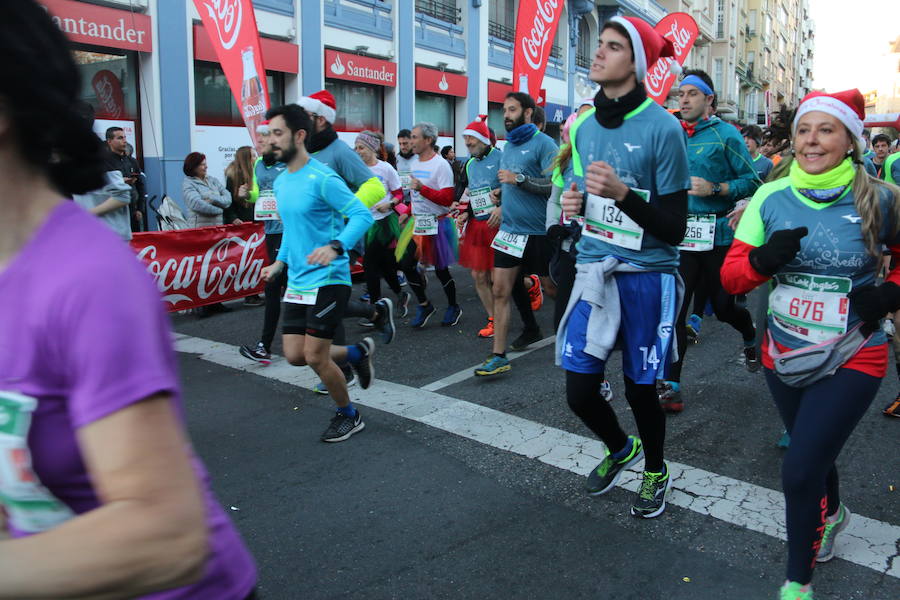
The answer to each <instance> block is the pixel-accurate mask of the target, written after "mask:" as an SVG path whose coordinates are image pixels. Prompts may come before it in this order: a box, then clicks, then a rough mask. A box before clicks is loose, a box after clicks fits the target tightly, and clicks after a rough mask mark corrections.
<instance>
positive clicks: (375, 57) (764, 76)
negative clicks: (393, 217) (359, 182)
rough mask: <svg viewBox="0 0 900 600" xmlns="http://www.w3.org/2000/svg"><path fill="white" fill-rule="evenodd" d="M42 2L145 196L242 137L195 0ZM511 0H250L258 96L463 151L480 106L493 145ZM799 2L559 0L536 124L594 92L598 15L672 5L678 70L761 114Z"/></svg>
mask: <svg viewBox="0 0 900 600" xmlns="http://www.w3.org/2000/svg"><path fill="white" fill-rule="evenodd" d="M39 1H40V2H41V3H43V4H44V5H45V6H46V7H47V8H48V10H49V11H50V13H51V14H52V15H54V16H55V17H57V22H58V24H59V26H60V28H61V29H63V30H64V31H65V32H66V33H67V35H68V36H69V38H70V39H71V40H72V43H73V52H74V53H75V58H76V60H77V62H78V63H79V65H80V66H81V69H82V71H83V73H84V82H85V86H84V89H85V99H86V100H88V101H89V102H91V103H92V104H93V105H94V107H95V110H96V112H97V117H98V132H99V131H102V130H103V129H105V127H107V126H109V125H110V124H119V125H121V126H123V127H124V128H125V130H126V134H127V136H128V138H129V141H130V142H131V143H132V145H133V146H134V147H135V154H136V157H137V158H138V160H139V162H140V164H142V165H143V167H144V171H145V173H146V175H147V188H148V190H149V193H150V194H153V195H162V194H169V195H170V196H172V197H173V198H174V199H175V200H179V201H180V190H181V180H182V178H183V174H182V172H181V164H182V161H183V159H184V156H185V155H187V154H188V153H189V152H191V151H200V152H203V153H204V154H206V155H207V159H208V162H209V166H210V173H211V174H213V175H215V176H217V177H221V176H222V171H223V170H224V168H225V166H226V165H227V164H228V162H230V161H231V159H232V157H233V155H234V152H235V151H236V150H237V148H238V147H240V146H242V145H250V144H251V141H250V139H249V136H248V134H247V132H246V129H245V128H244V127H243V124H242V122H241V118H240V113H239V112H238V109H237V106H236V104H235V102H234V100H233V98H232V96H231V91H230V87H229V86H228V83H227V81H226V79H225V75H224V72H223V71H222V69H221V67H220V65H219V63H218V61H217V59H216V56H215V52H214V51H213V48H212V45H211V44H210V42H209V40H208V38H207V34H206V31H205V30H204V27H203V24H202V23H201V21H200V15H199V13H198V12H197V10H196V8H195V7H194V2H193V1H192V0H83V1H76V0H39ZM519 1H520V0H480V1H479V0H403V1H395V2H390V3H389V2H382V1H380V0H253V5H254V8H255V15H256V21H257V25H258V27H259V31H260V35H261V45H262V52H263V61H264V64H265V69H266V78H267V81H268V88H269V94H270V101H271V103H272V104H273V105H277V104H282V103H285V102H294V101H296V100H297V99H298V98H299V97H300V96H302V95H305V94H309V93H312V92H315V91H317V90H320V89H322V88H326V89H328V90H330V91H331V92H332V93H333V94H334V96H335V98H336V101H337V106H338V110H337V112H338V118H337V122H336V123H335V125H336V129H337V130H338V132H339V134H340V135H341V137H343V138H344V139H346V140H352V138H353V137H354V136H355V133H356V132H358V131H361V130H363V129H375V130H379V131H383V132H385V137H386V139H387V140H389V141H390V140H393V138H394V136H395V135H396V132H397V131H398V130H399V129H401V128H404V127H411V126H412V125H413V124H414V123H415V122H417V121H431V122H434V123H435V124H436V125H437V126H438V129H439V131H440V135H441V138H440V140H439V143H441V144H442V145H443V144H451V145H453V146H455V147H456V148H457V151H458V152H459V151H463V152H464V150H463V148H464V145H463V140H462V138H461V136H460V135H459V133H460V132H461V130H462V128H463V125H465V124H466V123H468V122H470V121H471V119H472V118H473V117H474V116H475V115H477V114H480V113H487V114H488V115H489V123H490V125H491V126H492V127H493V128H494V130H495V131H496V132H497V134H498V136H499V137H500V138H501V139H502V138H503V137H504V133H505V131H504V127H503V120H502V108H501V106H502V102H503V98H504V96H505V95H506V93H507V92H508V91H510V90H512V85H511V84H512V82H511V77H512V61H513V42H512V39H513V35H514V31H515V15H516V14H517V11H518V5H519ZM805 2H806V0H690V1H689V0H659V1H657V0H565V1H563V0H560V2H559V8H560V10H562V15H561V18H560V24H559V27H558V29H557V33H556V37H555V39H554V42H553V47H552V52H551V56H550V59H549V64H548V66H547V71H546V76H545V79H544V82H543V86H542V88H543V90H544V91H545V95H546V112H547V120H548V126H547V132H548V133H549V134H550V135H553V136H557V137H558V135H559V128H560V125H561V124H562V123H563V122H564V121H565V119H566V118H567V117H568V116H569V114H570V113H571V110H572V106H573V105H574V104H575V103H576V102H577V101H578V100H580V99H582V98H584V97H586V96H588V95H593V93H594V85H593V84H592V83H591V82H590V80H589V79H588V71H589V67H590V64H591V60H592V57H593V53H594V49H595V47H596V43H597V38H598V36H599V27H600V25H601V24H602V23H603V22H604V21H606V20H607V19H609V18H610V17H612V16H615V15H626V16H638V17H641V18H643V19H645V20H647V21H649V22H652V23H655V22H658V21H659V20H660V19H662V18H663V16H665V14H666V13H667V12H669V11H682V12H687V13H689V14H691V15H692V16H693V17H694V19H695V20H696V21H697V23H698V25H699V26H700V39H698V40H697V42H696V44H695V46H694V49H693V50H692V51H691V54H690V56H689V57H688V61H687V63H686V66H688V67H695V68H702V69H704V70H706V71H707V72H709V73H710V75H711V76H712V77H713V79H714V80H715V81H716V85H717V88H718V89H719V91H720V96H721V100H720V110H722V112H723V114H724V115H726V116H727V117H728V118H730V119H733V120H743V121H749V120H752V117H753V115H762V118H763V121H764V117H765V110H764V106H765V102H764V100H763V96H764V94H765V93H766V92H767V91H769V92H771V94H772V95H773V104H774V103H775V102H777V101H779V100H780V101H795V100H796V98H797V97H798V95H799V89H798V87H799V85H801V84H799V83H798V82H800V81H801V79H800V77H799V76H798V75H797V69H798V68H800V67H801V66H807V65H808V62H807V61H805V59H799V58H798V59H797V60H795V57H794V54H793V53H792V51H793V49H794V48H796V47H798V46H797V44H798V43H799V41H802V39H804V38H802V37H801V36H799V34H798V33H797V32H798V31H800V30H801V28H800V25H799V24H801V23H805V22H807V21H808V18H807V17H806V12H805V8H804V7H805ZM748 3H749V4H750V6H748V5H747V4H748ZM754 3H756V4H755V5H754ZM301 8H302V10H301ZM779 19H781V20H779ZM776 22H777V23H776ZM808 39H809V40H810V43H811V40H812V36H811V34H810V36H809V38H808ZM811 52H812V50H811V46H810V47H809V54H810V55H811ZM762 55H765V56H766V58H765V59H764V61H765V62H764V61H763V60H761V56H762ZM798 65H799V66H798ZM748 116H749V117H750V118H747V117H748ZM757 118H759V117H758V116H757Z"/></svg>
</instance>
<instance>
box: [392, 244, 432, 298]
mask: <svg viewBox="0 0 900 600" xmlns="http://www.w3.org/2000/svg"><path fill="white" fill-rule="evenodd" d="M417 264H418V261H417V260H416V243H415V242H410V243H409V246H408V247H407V248H406V253H405V254H404V255H403V257H402V258H401V259H400V262H399V263H398V265H399V267H400V270H401V271H403V274H404V275H406V282H407V283H408V284H409V289H411V290H412V292H413V294H415V295H416V300H418V302H419V304H425V303H426V302H428V296H426V295H425V278H424V277H423V276H422V274H421V273H419V271H418V269H416V265H417Z"/></svg>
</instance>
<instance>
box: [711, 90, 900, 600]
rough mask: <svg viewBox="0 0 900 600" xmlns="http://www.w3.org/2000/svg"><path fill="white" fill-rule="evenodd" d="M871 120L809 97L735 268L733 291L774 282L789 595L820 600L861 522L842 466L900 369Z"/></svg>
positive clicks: (767, 355)
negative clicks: (816, 589)
mask: <svg viewBox="0 0 900 600" xmlns="http://www.w3.org/2000/svg"><path fill="white" fill-rule="evenodd" d="M864 116H865V101H864V100H863V96H862V94H860V92H859V90H847V91H845V92H839V93H836V94H830V95H829V94H824V93H822V92H813V93H812V94H809V95H808V96H807V97H806V98H804V99H803V101H802V102H801V103H800V106H799V107H798V109H797V114H796V116H795V117H794V121H793V124H792V132H793V149H792V151H791V152H792V154H793V161H792V163H791V164H790V168H789V172H788V175H787V176H786V177H784V178H781V179H777V180H774V181H770V182H769V183H767V184H765V185H763V186H762V187H760V188H759V190H758V191H757V192H756V194H755V195H754V196H753V200H751V201H750V204H749V206H748V207H747V209H746V211H745V212H744V215H743V217H742V218H741V222H740V224H739V225H738V229H737V232H736V234H735V241H734V243H733V244H732V246H731V248H730V250H729V252H728V255H727V257H726V259H725V263H724V265H723V266H722V272H721V274H722V284H723V286H724V287H725V289H726V291H727V292H728V293H730V294H741V293H746V292H749V291H750V290H752V289H753V288H755V287H757V286H759V285H760V284H762V283H765V282H768V281H769V280H772V281H773V285H772V286H771V287H770V294H769V314H768V331H767V332H766V335H765V338H764V341H763V344H762V350H763V356H762V363H763V366H764V367H765V376H766V382H767V383H768V386H769V390H770V392H771V393H772V397H773V399H774V401H775V405H776V406H777V408H778V411H779V413H780V415H781V418H782V420H783V421H784V425H785V428H786V429H787V432H788V434H790V436H791V442H790V446H789V448H788V450H787V452H786V454H785V457H784V464H783V466H782V484H783V487H784V495H785V509H786V525H787V538H788V565H787V580H786V581H785V583H784V585H783V586H782V588H781V596H780V597H781V599H782V600H812V598H813V593H812V589H811V588H810V581H811V580H812V575H813V566H814V565H815V564H816V563H817V562H826V561H828V560H830V559H831V558H832V557H833V556H834V552H835V538H836V536H837V535H838V534H839V533H840V532H841V531H842V530H844V528H846V526H847V524H848V522H849V520H850V516H851V515H850V511H849V510H847V507H846V506H845V505H844V503H843V502H841V497H840V495H839V490H838V476H837V470H836V468H835V460H836V459H837V457H838V455H839V454H840V452H841V449H842V448H843V446H844V443H845V442H846V441H847V439H848V438H849V437H850V434H851V433H852V432H853V429H854V428H855V427H856V424H857V423H858V422H859V420H860V419H861V418H862V416H863V414H865V412H866V410H867V409H868V408H869V405H870V404H871V403H872V400H873V399H874V398H875V395H876V393H877V392H878V387H879V385H880V384H881V379H882V378H883V377H884V376H885V374H886V372H887V366H888V352H887V338H886V336H885V334H884V332H882V330H881V327H880V326H879V325H880V321H881V319H883V318H884V317H885V315H887V314H888V313H889V312H893V311H895V310H898V309H900V285H898V283H900V269H898V268H897V267H895V268H894V269H892V270H891V271H890V272H889V273H888V275H887V277H886V278H885V281H884V283H883V284H881V285H875V282H876V275H877V273H878V271H879V269H880V266H881V254H882V252H881V250H882V246H883V245H886V246H888V248H889V249H890V251H891V254H892V255H893V257H894V258H895V259H896V258H900V239H898V235H897V232H898V225H900V188H897V187H896V186H894V185H890V184H886V183H884V182H881V181H878V180H877V179H874V178H872V177H871V176H869V175H868V174H867V173H866V171H865V168H864V165H863V158H862V150H863V148H864V147H865V146H864V143H863V141H862V129H863V123H862V120H863V118H864ZM895 264H897V263H896V260H895ZM810 349H812V350H810ZM793 365H798V366H797V367H795V366H793Z"/></svg>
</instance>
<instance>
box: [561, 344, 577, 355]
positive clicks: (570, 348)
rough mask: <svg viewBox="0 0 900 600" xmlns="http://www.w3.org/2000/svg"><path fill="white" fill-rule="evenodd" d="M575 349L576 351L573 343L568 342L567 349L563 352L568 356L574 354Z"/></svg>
mask: <svg viewBox="0 0 900 600" xmlns="http://www.w3.org/2000/svg"><path fill="white" fill-rule="evenodd" d="M574 351H575V348H573V347H572V344H570V343H569V342H566V350H565V352H564V353H563V354H565V355H566V356H572V354H573V353H574Z"/></svg>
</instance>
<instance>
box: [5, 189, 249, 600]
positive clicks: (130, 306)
mask: <svg viewBox="0 0 900 600" xmlns="http://www.w3.org/2000/svg"><path fill="white" fill-rule="evenodd" d="M0 299H2V301H0V304H2V308H0V506H2V505H4V504H5V505H6V508H7V511H8V512H9V514H10V531H11V532H12V533H13V535H14V536H23V535H27V534H29V533H35V532H37V531H41V530H43V529H42V527H44V526H42V525H41V524H40V523H41V520H40V519H37V520H34V519H27V518H25V517H24V516H23V517H21V518H20V519H19V522H17V511H16V510H15V507H19V508H21V507H22V506H51V507H52V506H53V503H54V502H55V503H56V506H57V509H56V510H55V511H54V510H53V509H50V510H49V514H50V515H51V517H52V518H50V519H49V520H45V522H46V523H50V522H54V521H53V519H56V521H55V522H58V521H59V520H60V519H65V518H66V513H67V512H68V513H70V516H74V515H77V514H81V513H84V512H87V511H90V510H92V509H94V508H96V507H97V506H98V505H99V501H98V499H97V496H96V494H95V492H94V488H93V486H92V484H91V481H90V476H89V475H88V473H87V470H86V468H85V465H84V463H83V461H82V456H81V452H80V449H79V446H78V440H77V438H76V431H77V430H78V428H80V427H83V426H85V425H87V424H89V423H91V422H93V421H97V420H99V419H102V418H103V417H106V416H108V415H110V414H112V413H114V412H116V411H119V410H122V409H125V408H127V407H128V406H130V405H131V404H134V403H135V402H139V401H140V400H142V399H145V398H147V397H149V396H151V395H154V394H157V393H160V392H167V393H169V394H171V395H172V398H173V402H174V403H175V405H176V407H177V410H178V411H179V414H181V411H182V405H181V397H180V393H179V390H180V386H179V384H178V373H177V365H176V360H175V354H174V352H173V350H172V339H171V336H172V334H171V330H170V326H169V320H168V317H167V316H166V314H165V311H164V310H163V306H162V302H161V301H160V296H159V292H158V291H157V289H156V286H155V285H154V283H153V280H152V279H151V278H150V277H149V276H148V275H147V273H146V272H145V271H144V269H143V267H142V265H141V264H140V262H139V261H138V260H137V259H136V257H135V255H134V253H133V252H132V251H131V249H130V248H129V247H128V246H127V245H126V244H124V243H123V242H122V240H121V239H120V238H119V237H117V236H116V235H115V234H114V233H113V232H111V231H110V230H109V229H108V228H106V227H105V226H104V225H103V223H101V222H100V221H99V220H98V219H96V218H95V217H93V216H92V215H90V214H88V213H86V212H85V211H83V210H82V209H81V208H79V207H78V206H76V205H75V204H74V203H71V202H63V203H62V204H60V205H59V206H57V207H56V208H55V209H54V210H53V211H52V212H51V213H50V215H49V217H48V218H47V220H46V221H45V222H44V224H43V225H42V226H41V227H40V228H39V229H38V230H37V231H36V233H35V234H34V236H33V237H32V239H31V240H30V241H29V242H27V244H26V245H25V246H24V247H23V248H22V250H21V252H20V253H19V254H18V255H17V256H16V257H15V258H14V259H13V261H12V263H11V264H10V265H9V266H8V267H7V268H6V270H4V271H0ZM4 395H5V397H6V399H4ZM10 399H11V400H10ZM17 401H18V402H23V403H24V404H25V405H27V404H28V403H30V402H33V401H36V406H35V407H34V409H33V412H32V413H31V418H30V426H28V424H27V422H26V421H22V420H21V419H20V424H21V423H26V427H27V428H26V429H21V428H20V429H19V431H18V433H19V434H20V437H24V436H25V435H26V434H27V438H25V439H27V444H25V442H24V441H23V446H25V447H21V448H18V447H16V438H15V436H14V435H11V434H12V433H16V432H15V431H14V428H13V427H12V425H14V424H15V421H14V420H11V415H13V414H14V413H15V412H16V411H17V408H16V402H17ZM4 423H6V424H7V426H6V428H4ZM191 456H192V461H193V466H194V471H195V472H196V474H197V477H198V479H199V480H200V482H201V486H202V488H203V490H204V495H205V503H206V521H207V527H208V530H209V545H210V551H209V556H208V559H207V564H206V567H205V571H204V575H203V578H202V579H201V580H200V581H199V582H198V583H196V584H194V585H191V586H187V587H183V588H178V589H175V590H170V591H166V592H161V593H156V594H152V595H149V596H146V598H150V599H153V600H174V599H185V600H186V599H188V598H190V599H192V600H213V599H215V600H243V598H245V597H246V596H247V595H248V594H249V593H250V592H251V591H252V590H253V587H254V586H255V584H256V567H255V565H254V563H253V559H252V557H251V556H250V554H249V552H248V551H247V549H246V547H245V546H244V543H243V542H242V540H241V539H240V536H239V535H238V533H237V531H236V529H235V528H234V525H233V524H232V523H231V520H230V519H229V518H228V516H227V515H226V514H225V513H224V512H223V511H222V508H221V507H220V505H219V503H218V502H217V501H216V499H215V498H214V497H213V494H212V492H211V491H210V487H209V477H208V475H207V473H206V470H205V468H204V467H203V465H202V464H201V462H200V461H199V459H197V458H196V457H195V456H194V455H193V451H191ZM29 482H30V483H29ZM23 490H25V491H24V492H23ZM29 490H31V491H29ZM34 490H37V492H36V493H37V495H38V497H43V496H46V497H48V498H49V499H50V500H51V502H50V503H49V504H46V503H45V504H43V505H41V504H40V503H39V504H31V505H29V504H28V503H27V502H25V503H24V504H23V503H18V504H16V499H17V498H18V499H21V498H23V497H26V498H27V497H28V495H29V494H32V495H33V494H34V493H35V492H34ZM4 492H5V493H4ZM14 497H15V498H14ZM11 505H12V506H11ZM18 514H20V515H26V514H27V513H26V512H19V513H18ZM36 523H38V524H36Z"/></svg>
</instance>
